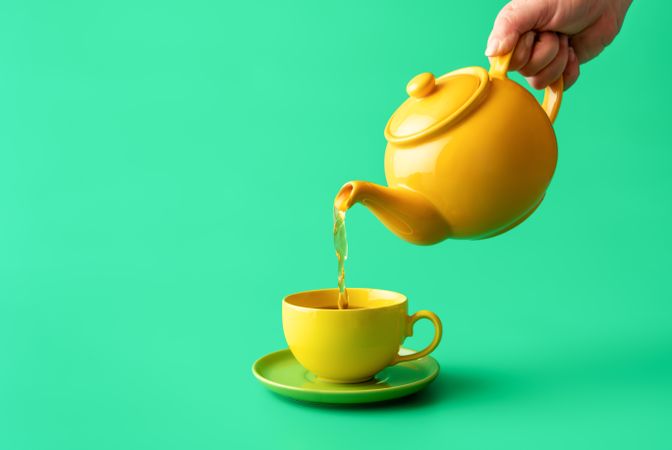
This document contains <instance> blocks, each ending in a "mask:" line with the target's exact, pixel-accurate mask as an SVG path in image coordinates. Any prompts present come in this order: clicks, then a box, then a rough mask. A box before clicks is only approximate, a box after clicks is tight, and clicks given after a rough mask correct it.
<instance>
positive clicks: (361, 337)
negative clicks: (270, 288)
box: [282, 288, 442, 383]
mask: <svg viewBox="0 0 672 450" xmlns="http://www.w3.org/2000/svg"><path fill="white" fill-rule="evenodd" d="M338 299H339V290H338V289H321V290H315V291H306V292H300V293H297V294H292V295H289V296H287V297H285V299H284V300H283V302H282V326H283V330H284V332H285V339H286V340H287V344H288V345H289V349H290V350H291V351H292V354H293V355H294V357H295V358H296V359H297V360H298V361H299V363H300V364H301V365H302V366H303V367H305V368H306V369H307V370H309V371H310V372H312V373H313V374H315V375H316V376H317V377H318V378H319V379H321V380H323V381H327V382H332V383H359V382H363V381H366V380H369V379H371V378H372V377H373V376H374V375H375V374H376V373H378V372H380V371H381V370H383V369H384V368H385V367H387V366H391V365H394V364H397V363H400V362H403V361H411V360H414V359H418V358H422V357H423V356H426V355H428V354H429V353H431V352H432V351H433V350H434V349H435V348H436V346H437V345H438V344H439V341H440V340H441V331H442V328H441V321H440V320H439V318H438V317H437V316H436V314H434V313H432V312H429V311H424V310H423V311H418V312H416V313H415V314H413V315H411V316H409V315H408V299H407V298H406V297H405V296H404V295H402V294H399V293H397V292H392V291H385V290H379V289H364V288H349V289H348V302H349V304H348V308H347V309H339V307H338ZM420 319H429V320H431V321H432V323H433V324H434V339H433V340H432V342H431V343H430V344H429V345H428V346H427V347H426V348H425V349H424V350H422V351H419V352H417V353H413V354H411V355H404V356H402V355H399V348H400V347H401V344H402V343H403V342H404V340H405V339H406V337H408V336H412V335H413V324H414V323H415V322H416V321H418V320H420Z"/></svg>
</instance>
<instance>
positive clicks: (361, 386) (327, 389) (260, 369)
mask: <svg viewBox="0 0 672 450" xmlns="http://www.w3.org/2000/svg"><path fill="white" fill-rule="evenodd" d="M401 353H402V354H404V355H411V354H414V352H413V351H412V350H407V349H401ZM252 373H253V374H254V376H255V377H256V378H257V379H258V380H259V381H260V382H261V383H262V384H263V385H264V386H266V387H267V388H269V389H270V390H271V391H273V392H276V393H278V394H280V395H284V396H286V397H290V398H293V399H296V400H302V401H307V402H318V403H370V402H379V401H383V400H390V399H393V398H399V397H404V396H406V395H410V394H413V393H415V392H417V391H419V390H420V389H422V388H424V387H425V386H427V385H428V384H429V383H431V382H432V381H434V379H435V378H436V377H437V375H438V374H439V364H438V363H437V362H436V360H435V359H434V358H432V357H431V356H426V357H424V358H420V359H416V360H414V361H406V362H402V363H400V364H397V365H395V366H391V367H388V368H386V369H384V370H383V371H381V372H380V373H378V374H377V375H376V376H375V378H374V379H372V380H370V381H368V382H364V383H357V384H336V383H327V382H323V381H320V380H319V379H318V378H317V377H316V376H315V375H313V374H312V373H310V372H309V371H308V370H306V369H305V368H304V367H303V366H302V365H301V364H299V362H298V361H297V360H296V358H294V355H292V352H291V351H290V350H289V349H285V350H280V351H277V352H274V353H270V354H268V355H266V356H264V357H262V358H260V359H258V360H257V361H256V362H255V363H254V365H253V366H252Z"/></svg>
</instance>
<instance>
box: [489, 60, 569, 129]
mask: <svg viewBox="0 0 672 450" xmlns="http://www.w3.org/2000/svg"><path fill="white" fill-rule="evenodd" d="M512 54H513V52H511V53H507V54H506V55H502V56H494V57H492V58H490V71H489V72H488V73H489V74H490V78H499V79H500V80H505V79H507V78H508V77H507V76H506V72H508V70H509V62H510V61H511V55H512ZM563 89H564V83H563V80H562V75H560V78H558V79H557V80H555V81H554V82H553V83H551V84H549V85H548V87H547V88H546V89H545V90H544V101H543V102H542V104H541V107H542V108H543V109H544V111H546V114H547V115H548V118H549V119H550V120H551V123H553V122H555V118H556V117H557V115H558V110H559V109H560V103H561V102H562V91H563Z"/></svg>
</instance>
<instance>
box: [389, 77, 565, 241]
mask: <svg viewBox="0 0 672 450" xmlns="http://www.w3.org/2000/svg"><path fill="white" fill-rule="evenodd" d="M557 156H558V152H557V143H556V138H555V133H554V131H553V127H552V124H551V120H550V119H549V116H548V115H547V113H546V112H545V111H544V109H543V108H542V107H541V106H540V105H539V103H538V102H537V100H536V99H535V98H534V96H533V95H532V94H530V93H529V92H528V91H527V90H526V89H525V88H523V87H522V86H520V85H519V84H517V83H515V82H514V81H511V80H509V79H508V78H505V77H503V78H497V77H494V78H491V80H490V85H489V87H488V91H487V94H486V95H484V96H483V99H482V101H480V102H479V104H478V106H477V107H476V108H475V110H473V111H472V112H470V113H469V114H467V115H465V116H464V117H461V118H460V120H459V121H457V122H456V123H452V124H451V125H450V126H449V127H448V128H447V129H444V130H439V131H437V132H436V133H433V134H431V135H428V136H425V137H423V138H421V139H419V140H416V141H413V142H411V143H408V144H404V143H392V142H389V143H388V145H387V149H386V152H385V175H386V178H387V182H388V185H389V186H390V187H391V188H394V187H400V188H408V189H411V190H413V191H415V192H418V193H420V194H422V195H423V196H424V197H426V199H427V200H429V201H430V202H431V203H432V204H433V205H434V206H435V207H436V208H437V210H438V212H439V213H440V214H441V216H443V218H444V219H445V222H446V223H447V224H448V226H449V228H450V229H449V230H448V233H447V237H450V238H456V239H483V238H487V237H491V236H495V235H497V234H500V233H502V232H504V231H506V230H508V229H510V228H513V227H514V226H516V225H517V224H518V223H520V222H522V221H523V220H524V219H525V218H526V217H527V216H529V215H530V214H531V213H532V211H534V209H535V208H536V207H537V206H538V205H539V203H540V202H541V200H542V199H543V197H544V194H545V192H546V188H547V187H548V185H549V183H550V181H551V178H552V176H553V173H554V171H555V167H556V162H557Z"/></svg>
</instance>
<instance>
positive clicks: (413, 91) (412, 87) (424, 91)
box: [406, 72, 436, 98]
mask: <svg viewBox="0 0 672 450" xmlns="http://www.w3.org/2000/svg"><path fill="white" fill-rule="evenodd" d="M434 86H436V80H435V79H434V75H432V74H431V73H429V72H425V73H421V74H420V75H416V76H414V77H413V79H412V80H411V81H409V82H408V84H407V85H406V92H408V95H410V96H411V97H414V98H422V97H426V96H428V95H429V94H431V93H432V91H433V90H434Z"/></svg>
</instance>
